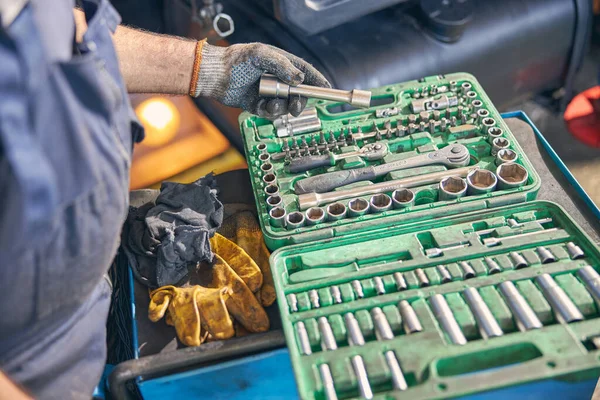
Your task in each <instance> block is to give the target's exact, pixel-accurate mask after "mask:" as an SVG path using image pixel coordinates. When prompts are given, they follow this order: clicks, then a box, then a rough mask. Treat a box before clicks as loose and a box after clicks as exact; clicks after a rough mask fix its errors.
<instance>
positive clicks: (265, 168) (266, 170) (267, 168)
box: [260, 162, 273, 175]
mask: <svg viewBox="0 0 600 400" xmlns="http://www.w3.org/2000/svg"><path fill="white" fill-rule="evenodd" d="M260 170H261V171H262V173H263V175H265V174H270V173H273V164H271V163H268V162H267V163H264V164H262V165H261V166H260Z"/></svg>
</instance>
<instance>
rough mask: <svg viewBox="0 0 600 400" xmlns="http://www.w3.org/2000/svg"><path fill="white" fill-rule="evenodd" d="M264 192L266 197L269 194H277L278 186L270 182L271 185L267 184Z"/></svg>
mask: <svg viewBox="0 0 600 400" xmlns="http://www.w3.org/2000/svg"><path fill="white" fill-rule="evenodd" d="M264 191H265V194H266V195H267V197H269V196H277V195H279V186H277V185H274V184H271V185H267V186H265V189H264Z"/></svg>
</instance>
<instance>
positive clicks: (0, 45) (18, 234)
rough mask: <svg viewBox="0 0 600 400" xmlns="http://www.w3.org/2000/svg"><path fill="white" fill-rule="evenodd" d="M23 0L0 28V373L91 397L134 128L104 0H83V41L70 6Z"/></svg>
mask: <svg viewBox="0 0 600 400" xmlns="http://www.w3.org/2000/svg"><path fill="white" fill-rule="evenodd" d="M26 3H27V4H25V5H24V7H23V8H22V10H20V12H19V14H18V15H17V16H16V18H15V19H14V20H13V21H12V22H11V23H10V24H9V25H7V26H4V27H2V24H0V370H2V371H3V372H4V373H5V374H6V375H7V376H8V377H9V378H11V379H12V380H14V381H15V382H17V383H18V384H21V385H23V386H24V388H25V389H26V390H28V391H29V392H30V393H32V394H33V395H34V396H36V397H39V398H43V399H47V398H48V399H79V398H81V399H84V398H85V399H89V398H90V397H91V393H92V391H93V389H94V387H95V385H96V384H97V383H98V381H99V378H100V376H101V373H102V370H103V367H104V362H105V357H106V342H105V323H106V317H107V313H108V307H109V302H110V291H111V288H110V282H109V281H108V279H107V278H106V275H105V274H106V272H107V269H108V267H109V265H110V263H111V261H112V259H113V257H114V255H115V253H116V251H117V247H118V245H119V233H120V231H121V226H122V224H123V221H124V219H125V217H126V213H127V207H128V183H129V167H130V163H131V150H132V144H133V142H134V141H136V140H138V139H140V138H141V137H142V136H143V131H142V129H141V127H140V125H139V124H138V122H137V120H136V119H135V115H134V113H133V111H132V109H131V105H130V103H129V100H128V97H127V93H126V90H125V85H124V83H123V79H122V77H121V75H120V73H119V66H118V61H117V57H116V54H115V50H114V48H113V43H112V39H111V31H112V32H114V30H115V29H116V27H117V25H118V23H119V21H120V17H119V15H118V14H117V12H116V11H115V10H114V9H113V8H112V6H111V5H110V4H109V3H108V1H107V0H84V1H83V5H84V11H85V13H86V17H87V20H88V30H87V33H86V34H85V37H84V41H83V43H81V44H76V43H75V42H74V22H73V13H72V8H73V6H74V3H73V0H71V1H67V0H29V1H28V2H26ZM48 3H50V4H51V6H50V5H49V4H48ZM40 10H43V12H40ZM0 12H2V11H1V9H0ZM0 18H1V14H0Z"/></svg>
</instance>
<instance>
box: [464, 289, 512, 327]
mask: <svg viewBox="0 0 600 400" xmlns="http://www.w3.org/2000/svg"><path fill="white" fill-rule="evenodd" d="M463 296H464V298H465V300H466V302H467V304H468V305H469V308H470V309H471V311H472V312H473V315H474V316H475V320H476V321H477V327H478V328H479V332H480V333H481V337H482V338H484V339H489V338H493V337H498V336H502V335H503V334H504V332H502V329H501V328H500V325H499V324H498V321H496V319H495V318H494V315H493V314H492V312H491V311H490V309H489V308H488V306H487V304H485V301H483V298H482V297H481V295H480V294H479V291H477V289H475V288H472V287H470V288H467V289H465V290H464V291H463Z"/></svg>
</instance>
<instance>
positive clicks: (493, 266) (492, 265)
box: [483, 257, 502, 275]
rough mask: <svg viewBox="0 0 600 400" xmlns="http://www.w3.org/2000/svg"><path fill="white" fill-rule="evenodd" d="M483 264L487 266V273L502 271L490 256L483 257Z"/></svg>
mask: <svg viewBox="0 0 600 400" xmlns="http://www.w3.org/2000/svg"><path fill="white" fill-rule="evenodd" d="M483 261H484V262H485V265H486V266H487V268H488V275H493V274H497V273H498V272H502V268H500V266H499V265H498V263H497V262H496V261H494V260H492V259H491V258H490V257H485V258H484V259H483Z"/></svg>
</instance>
